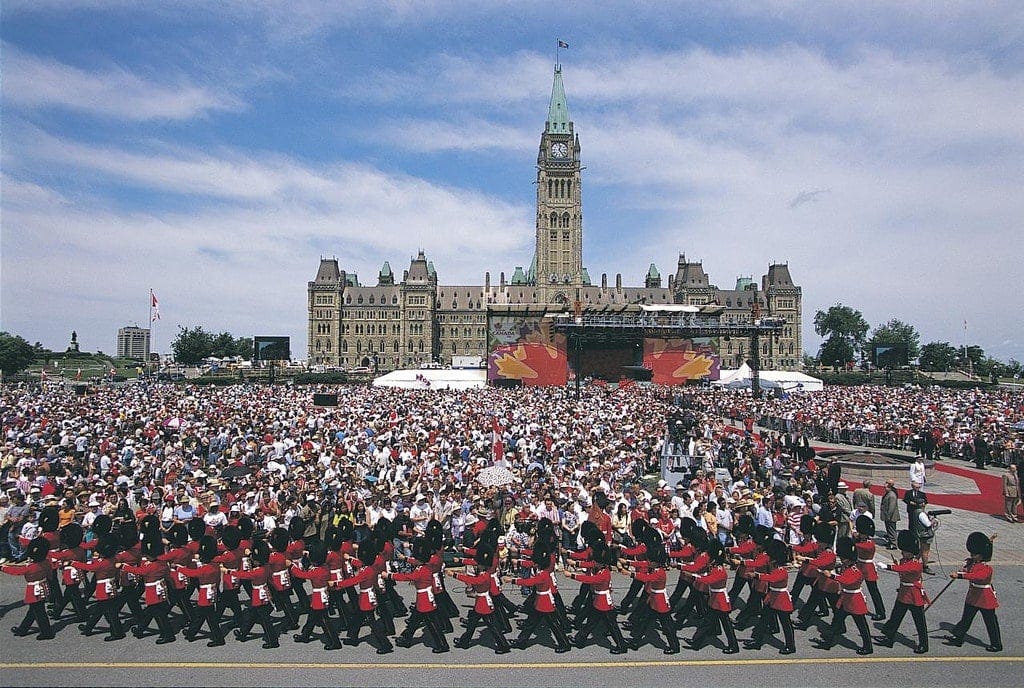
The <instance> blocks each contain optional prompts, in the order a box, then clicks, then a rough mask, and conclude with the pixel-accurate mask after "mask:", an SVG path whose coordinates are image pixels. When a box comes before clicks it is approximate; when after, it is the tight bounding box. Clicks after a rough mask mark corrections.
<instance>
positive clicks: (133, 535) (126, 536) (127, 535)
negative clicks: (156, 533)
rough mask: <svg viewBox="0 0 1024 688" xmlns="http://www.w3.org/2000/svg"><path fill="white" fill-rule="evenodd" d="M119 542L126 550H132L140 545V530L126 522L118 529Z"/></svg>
mask: <svg viewBox="0 0 1024 688" xmlns="http://www.w3.org/2000/svg"><path fill="white" fill-rule="evenodd" d="M117 542H118V544H120V545H121V547H123V548H124V549H131V548H132V547H134V546H135V545H137V544H139V529H138V528H137V527H136V526H135V524H134V523H132V522H131V521H126V522H124V523H122V524H121V525H119V526H118V527H117Z"/></svg>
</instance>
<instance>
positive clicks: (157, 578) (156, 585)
mask: <svg viewBox="0 0 1024 688" xmlns="http://www.w3.org/2000/svg"><path fill="white" fill-rule="evenodd" d="M121 570H122V571H127V572H128V573H133V574H135V575H136V576H139V577H140V578H142V582H143V584H145V586H146V587H145V592H144V594H143V599H144V600H145V602H146V604H147V605H154V604H160V603H161V602H166V601H167V575H168V573H170V571H169V569H168V568H167V562H164V561H159V560H158V561H147V562H142V563H141V564H138V565H131V564H125V565H124V566H122V567H121Z"/></svg>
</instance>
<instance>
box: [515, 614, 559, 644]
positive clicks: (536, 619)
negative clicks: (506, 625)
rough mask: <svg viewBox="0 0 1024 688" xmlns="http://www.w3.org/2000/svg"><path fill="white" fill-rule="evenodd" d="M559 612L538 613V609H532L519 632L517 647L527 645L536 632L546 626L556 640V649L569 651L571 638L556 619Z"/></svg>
mask: <svg viewBox="0 0 1024 688" xmlns="http://www.w3.org/2000/svg"><path fill="white" fill-rule="evenodd" d="M556 615H557V612H538V611H537V610H536V609H531V610H530V611H529V613H528V614H527V616H526V622H525V623H524V624H523V628H522V630H521V631H519V637H518V638H516V642H515V644H516V645H525V644H526V641H527V640H529V639H530V636H531V635H533V633H534V631H536V630H537V627H538V626H539V625H540V624H542V623H543V624H544V625H545V626H547V627H548V630H549V631H550V632H551V637H552V638H554V640H555V648H556V649H566V650H567V649H569V648H570V647H571V645H570V644H569V636H567V635H566V633H565V629H564V628H563V627H562V624H561V623H559V621H558V619H557V618H556Z"/></svg>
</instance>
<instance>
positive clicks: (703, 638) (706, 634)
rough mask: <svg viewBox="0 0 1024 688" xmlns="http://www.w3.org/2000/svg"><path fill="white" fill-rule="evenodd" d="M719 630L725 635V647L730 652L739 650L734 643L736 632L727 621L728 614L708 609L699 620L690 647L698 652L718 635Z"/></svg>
mask: <svg viewBox="0 0 1024 688" xmlns="http://www.w3.org/2000/svg"><path fill="white" fill-rule="evenodd" d="M719 628H721V629H722V632H724V633H725V640H726V643H727V647H728V648H729V649H731V650H736V649H739V643H737V642H736V631H735V629H733V627H732V621H731V620H730V619H729V613H728V612H723V611H719V610H718V609H710V608H709V609H708V611H707V613H706V614H705V615H704V616H703V617H702V618H701V620H700V625H698V626H697V632H696V633H694V635H693V640H691V641H690V646H691V647H693V649H694V650H699V649H700V648H702V647H703V646H704V645H705V644H706V643H708V642H709V641H710V640H711V638H712V637H713V636H717V635H718V630H719Z"/></svg>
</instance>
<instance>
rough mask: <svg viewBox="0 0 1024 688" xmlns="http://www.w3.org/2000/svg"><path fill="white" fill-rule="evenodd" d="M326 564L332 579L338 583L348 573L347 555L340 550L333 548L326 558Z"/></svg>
mask: <svg viewBox="0 0 1024 688" xmlns="http://www.w3.org/2000/svg"><path fill="white" fill-rule="evenodd" d="M324 566H325V567H326V568H327V572H328V573H330V574H331V575H330V580H331V581H333V582H335V583H337V582H338V581H340V580H342V579H343V578H345V576H346V575H348V562H347V561H345V555H344V554H342V553H341V552H340V551H338V550H331V551H330V552H328V553H327V556H326V557H325V558H324Z"/></svg>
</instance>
